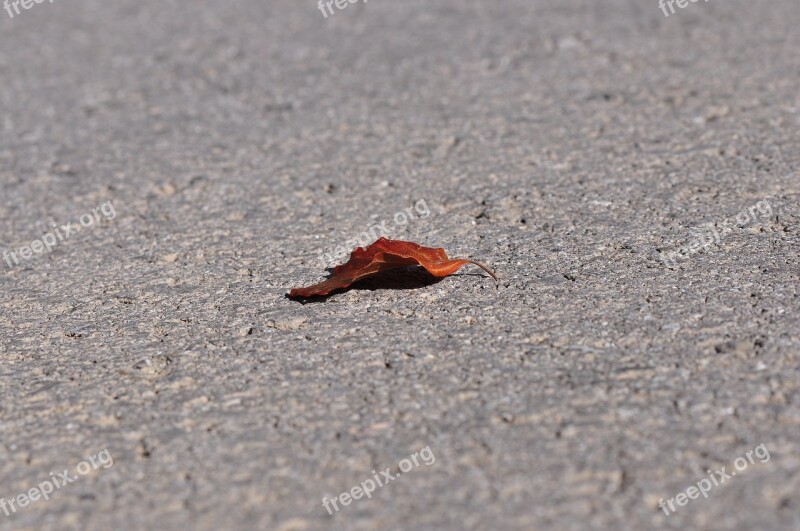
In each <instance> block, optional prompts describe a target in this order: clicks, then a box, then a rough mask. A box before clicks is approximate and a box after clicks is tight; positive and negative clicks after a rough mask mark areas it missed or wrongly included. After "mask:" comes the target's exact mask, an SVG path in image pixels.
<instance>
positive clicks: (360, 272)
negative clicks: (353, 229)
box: [289, 238, 497, 298]
mask: <svg viewBox="0 0 800 531" xmlns="http://www.w3.org/2000/svg"><path fill="white" fill-rule="evenodd" d="M466 264H474V265H476V266H478V267H480V268H481V269H483V270H484V271H486V272H487V273H489V274H490V275H491V276H492V278H493V279H495V280H497V276H495V274H494V273H493V272H492V271H491V270H490V269H489V268H487V267H486V266H485V265H483V264H480V263H478V262H474V261H472V260H465V259H455V260H451V259H449V258H447V254H446V253H445V252H444V249H442V248H441V247H440V248H433V247H423V246H421V245H419V244H417V243H414V242H404V241H400V240H389V239H386V238H380V239H379V240H378V241H376V242H375V243H373V244H372V245H370V246H368V247H359V248H357V249H356V250H354V251H353V252H352V254H351V255H350V260H348V262H347V263H346V264H342V265H340V266H336V267H335V268H334V270H333V275H331V277H330V278H329V279H327V280H324V281H322V282H320V283H319V284H314V285H313V286H308V287H306V288H295V289H293V290H291V291H290V292H289V297H299V298H307V297H316V296H325V295H328V294H329V293H330V292H332V291H333V290H336V289H340V288H346V287H348V286H350V284H352V283H353V282H355V281H356V280H360V279H362V278H364V277H367V276H369V275H374V274H375V273H379V272H381V271H387V270H389V269H396V268H398V267H405V266H410V265H420V266H422V267H424V268H425V269H426V270H427V271H428V273H430V274H431V275H433V276H435V277H446V276H447V275H451V274H453V273H455V272H456V271H458V270H459V269H461V267H462V266H464V265H466Z"/></svg>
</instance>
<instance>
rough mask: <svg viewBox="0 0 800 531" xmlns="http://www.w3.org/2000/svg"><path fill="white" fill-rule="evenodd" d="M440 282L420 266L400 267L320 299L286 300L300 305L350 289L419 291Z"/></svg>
mask: <svg viewBox="0 0 800 531" xmlns="http://www.w3.org/2000/svg"><path fill="white" fill-rule="evenodd" d="M332 271H333V269H332V268H329V269H328V272H329V275H328V278H330V277H331V276H332V275H333V273H332ZM442 280H444V277H435V276H433V275H431V274H430V273H428V272H427V271H426V270H425V269H424V268H423V267H420V266H410V267H401V268H397V269H389V270H387V271H381V272H380V273H376V274H374V275H370V276H369V277H367V278H363V279H361V280H359V281H357V282H354V283H353V284H352V285H350V286H348V287H346V288H341V289H337V290H334V291H332V292H330V293H329V294H328V295H325V296H322V297H289V295H288V294H287V295H286V298H288V299H290V300H293V301H297V302H300V303H302V304H307V303H314V302H325V301H326V300H328V298H329V297H332V296H334V295H337V294H339V293H345V292H347V291H349V290H351V289H354V290H369V291H375V290H379V289H395V290H397V289H400V290H404V289H420V288H425V287H428V286H432V285H434V284H437V283H439V282H441V281H442Z"/></svg>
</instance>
